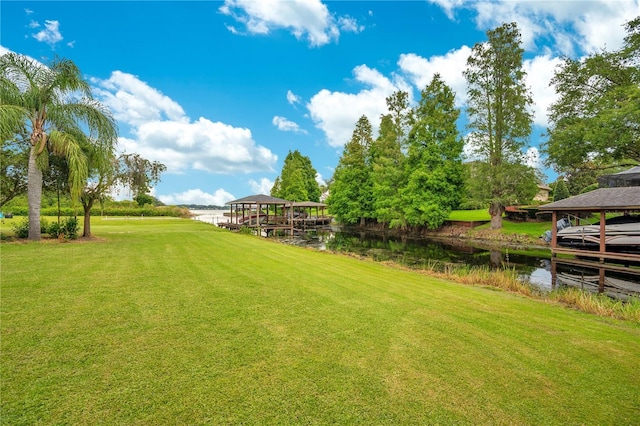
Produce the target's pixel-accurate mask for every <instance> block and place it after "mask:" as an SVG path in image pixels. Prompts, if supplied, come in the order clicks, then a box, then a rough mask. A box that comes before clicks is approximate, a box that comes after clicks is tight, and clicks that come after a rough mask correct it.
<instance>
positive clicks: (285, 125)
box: [271, 115, 307, 133]
mask: <svg viewBox="0 0 640 426" xmlns="http://www.w3.org/2000/svg"><path fill="white" fill-rule="evenodd" d="M271 122H272V123H273V125H274V126H276V127H277V128H278V130H282V131H283V132H294V133H307V131H306V130H304V129H301V128H300V126H298V124H297V123H295V122H293V121H291V120H288V119H287V118H286V117H281V116H279V115H276V116H274V117H273V120H271Z"/></svg>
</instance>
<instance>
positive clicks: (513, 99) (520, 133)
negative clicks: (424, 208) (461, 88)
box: [464, 22, 538, 227]
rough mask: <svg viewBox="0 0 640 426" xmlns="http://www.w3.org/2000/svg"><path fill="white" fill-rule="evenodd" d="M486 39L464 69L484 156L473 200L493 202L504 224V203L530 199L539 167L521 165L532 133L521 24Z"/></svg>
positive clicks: (474, 176) (478, 148) (474, 173)
mask: <svg viewBox="0 0 640 426" xmlns="http://www.w3.org/2000/svg"><path fill="white" fill-rule="evenodd" d="M487 38H488V40H487V42H485V43H477V44H476V45H475V46H474V47H473V50H472V53H471V56H470V57H469V59H468V60H467V69H466V70H465V71H464V76H465V78H466V79H467V85H468V90H467V95H468V97H469V108H468V110H467V113H468V116H469V124H468V126H467V127H468V128H469V129H470V130H472V132H473V133H472V136H473V141H474V143H475V153H476V155H478V156H479V157H480V160H479V163H478V164H477V166H476V167H471V179H470V185H469V188H470V192H471V194H472V196H473V197H474V198H476V199H479V200H482V201H483V202H485V203H487V202H488V203H489V204H490V205H491V215H492V216H495V217H496V219H497V220H496V225H497V226H498V225H499V226H500V227H501V226H502V224H501V214H502V212H503V211H504V206H505V205H507V204H508V203H511V202H514V201H519V202H526V201H528V200H530V198H528V199H527V198H526V194H528V193H530V191H531V188H534V187H535V186H536V185H537V183H538V182H537V176H536V173H535V171H534V170H533V169H532V168H531V167H527V166H524V165H523V164H522V157H523V154H522V150H523V149H524V148H525V147H526V146H527V144H528V142H527V140H528V137H529V135H530V134H531V125H532V122H533V116H532V114H531V112H530V110H529V107H530V106H531V104H532V103H533V100H532V98H531V94H530V91H529V89H528V88H527V86H526V85H525V77H526V74H525V72H524V70H523V69H522V54H523V52H524V50H523V49H522V48H521V47H520V45H521V40H520V31H519V30H518V27H517V25H516V23H515V22H512V23H510V24H503V25H501V26H500V27H498V28H496V29H494V30H490V31H488V32H487ZM533 195H535V193H533V194H532V195H531V198H532V197H533ZM492 223H493V222H492Z"/></svg>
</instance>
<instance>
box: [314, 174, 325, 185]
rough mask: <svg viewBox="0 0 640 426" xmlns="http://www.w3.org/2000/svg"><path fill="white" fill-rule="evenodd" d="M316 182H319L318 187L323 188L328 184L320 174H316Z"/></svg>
mask: <svg viewBox="0 0 640 426" xmlns="http://www.w3.org/2000/svg"><path fill="white" fill-rule="evenodd" d="M316 182H318V185H321V186H322V185H326V184H327V183H326V182H325V180H324V178H323V177H322V175H321V174H320V173H316Z"/></svg>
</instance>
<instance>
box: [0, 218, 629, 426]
mask: <svg viewBox="0 0 640 426" xmlns="http://www.w3.org/2000/svg"><path fill="white" fill-rule="evenodd" d="M93 231H94V233H95V234H96V235H97V236H99V237H101V241H94V242H71V243H58V242H44V243H39V244H31V243H4V242H3V244H2V247H1V261H2V264H1V267H2V271H1V274H2V275H1V278H2V280H1V302H2V303H1V305H0V308H1V318H0V319H1V321H0V331H1V337H2V340H1V356H2V360H1V361H2V362H1V374H2V392H1V395H2V397H1V402H0V403H1V410H2V412H1V413H0V414H1V419H2V423H3V424H11V425H20V424H25V425H31V424H74V425H75V424H92V425H93V424H127V425H136V424H142V425H158V424H205V423H207V424H393V425H397V424H509V425H511V424H612V425H613V424H638V418H639V415H640V369H639V368H638V365H639V364H638V360H640V327H638V325H637V324H635V325H634V323H628V322H620V321H616V320H610V319H604V318H601V317H597V316H594V315H589V314H585V313H581V312H578V311H574V310H571V309H567V308H564V307H561V306H559V305H554V304H551V303H549V302H546V303H545V302H541V301H537V300H533V299H528V298H525V297H522V296H518V295H515V294H512V293H508V292H503V291H496V290H491V289H487V288H482V287H474V286H467V285H462V284H456V283H452V282H448V281H445V280H441V279H437V278H431V277H428V276H425V275H424V274H420V273H417V272H412V271H405V270H400V269H397V268H391V267H388V266H385V265H382V264H378V263H374V262H370V261H363V260H358V259H355V258H352V257H348V256H339V255H333V254H330V253H322V252H317V251H312V250H308V249H303V248H298V247H293V246H288V245H284V244H278V243H274V242H272V241H266V240H265V239H260V238H257V237H253V236H247V235H239V234H232V233H230V232H227V231H221V230H218V229H216V228H214V227H213V226H211V225H207V224H203V223H199V222H195V221H189V220H167V221H164V220H139V221H125V220H113V221H96V222H95V224H94V228H93Z"/></svg>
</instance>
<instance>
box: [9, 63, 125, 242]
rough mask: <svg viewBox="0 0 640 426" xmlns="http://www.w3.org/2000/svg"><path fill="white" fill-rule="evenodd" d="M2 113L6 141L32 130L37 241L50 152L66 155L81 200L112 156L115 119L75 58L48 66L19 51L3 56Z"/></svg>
mask: <svg viewBox="0 0 640 426" xmlns="http://www.w3.org/2000/svg"><path fill="white" fill-rule="evenodd" d="M0 112H2V114H0V136H2V138H3V140H6V139H10V138H11V137H13V136H14V135H17V134H21V133H24V134H25V135H26V134H28V135H29V137H28V138H27V139H28V140H29V141H30V144H31V148H32V149H29V155H30V160H29V163H28V164H29V167H28V173H27V175H28V185H27V186H28V189H27V192H28V199H29V219H30V224H31V225H30V226H31V228H30V233H29V238H30V239H34V240H38V239H39V238H40V233H39V222H40V201H41V189H42V179H43V177H42V173H41V171H40V170H39V169H38V167H46V165H48V164H49V161H48V160H49V156H58V157H61V158H62V159H64V163H66V169H67V170H66V171H67V175H68V177H69V188H70V192H71V196H72V198H74V199H78V198H79V196H80V194H81V193H82V190H83V188H84V187H85V185H86V183H87V178H88V177H89V176H90V175H91V174H93V172H94V168H95V167H97V165H98V164H104V163H105V161H109V160H110V159H111V158H112V157H113V152H114V149H115V145H116V143H117V129H116V125H115V121H114V119H113V117H112V116H111V114H110V112H109V111H108V110H107V109H106V107H104V106H103V105H101V104H100V103H99V102H98V101H96V100H95V99H93V98H92V97H91V91H90V86H89V84H88V82H87V81H85V80H84V79H83V77H82V74H81V72H80V70H79V69H78V67H77V66H76V65H75V64H74V63H73V62H72V61H70V60H68V59H60V58H56V59H54V60H53V61H52V62H51V63H50V64H49V65H48V66H45V65H43V64H41V63H39V62H36V61H33V60H31V59H29V58H27V57H25V56H22V55H17V54H14V53H7V54H5V55H2V56H1V57H0ZM101 159H103V160H104V159H106V160H105V161H101ZM63 166H64V165H63Z"/></svg>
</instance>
